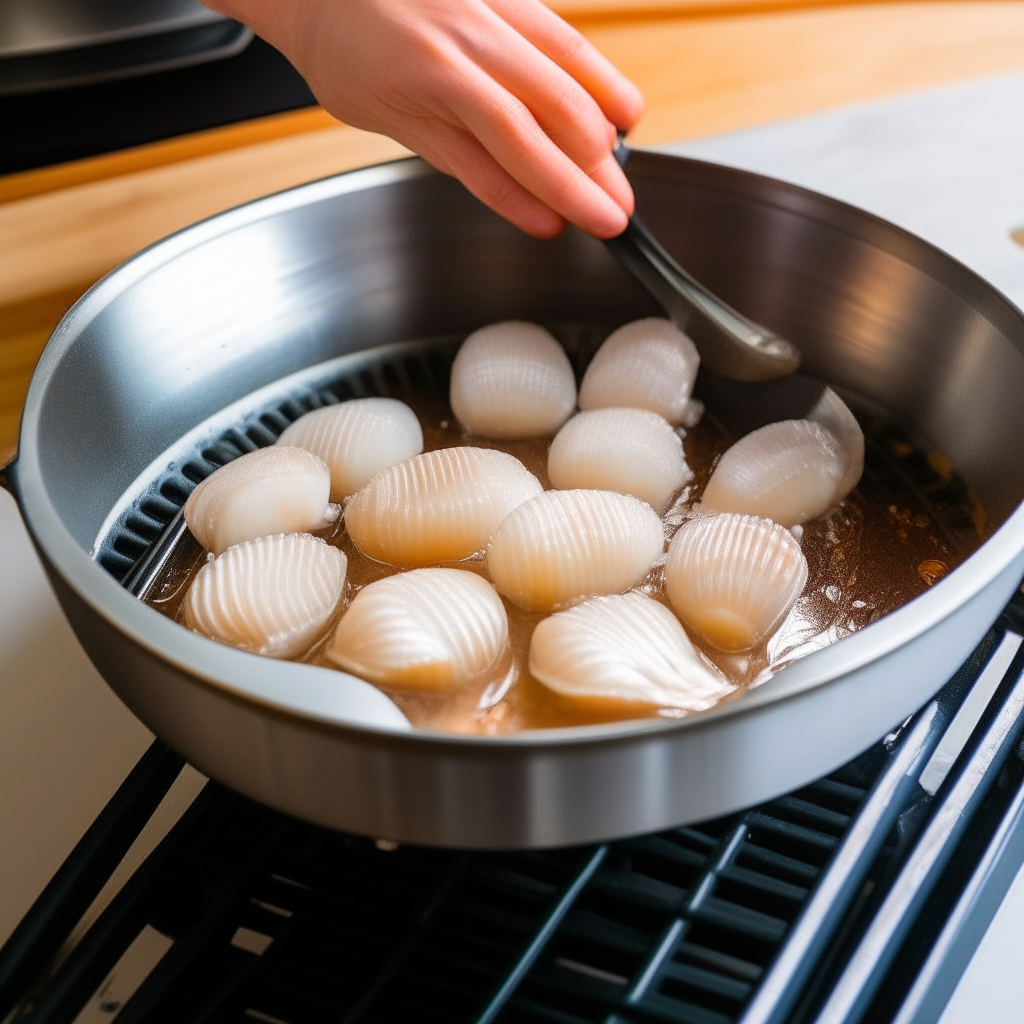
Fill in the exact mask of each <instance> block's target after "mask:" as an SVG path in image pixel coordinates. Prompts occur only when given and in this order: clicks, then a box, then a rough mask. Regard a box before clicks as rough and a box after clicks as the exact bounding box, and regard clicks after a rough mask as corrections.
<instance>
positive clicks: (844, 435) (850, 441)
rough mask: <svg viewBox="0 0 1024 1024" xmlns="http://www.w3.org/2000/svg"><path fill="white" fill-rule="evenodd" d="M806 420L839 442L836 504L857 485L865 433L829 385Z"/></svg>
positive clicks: (861, 470) (861, 471) (862, 461)
mask: <svg viewBox="0 0 1024 1024" xmlns="http://www.w3.org/2000/svg"><path fill="white" fill-rule="evenodd" d="M805 419H808V420H811V422H813V423H817V424H819V425H820V426H822V427H824V428H825V429H826V430H827V431H828V432H829V433H830V434H831V435H832V436H833V437H834V438H835V439H836V441H838V442H839V448H840V451H841V452H842V453H843V459H844V469H843V475H842V478H841V479H840V481H839V484H838V486H837V488H836V499H835V501H836V503H837V504H838V503H839V502H840V501H842V500H843V498H845V497H846V496H847V494H849V493H850V491H852V490H853V489H854V487H856V486H857V484H858V483H859V482H860V478H861V474H862V473H863V472H864V432H863V431H862V430H861V429H860V424H859V423H858V422H857V417H856V416H854V415H853V413H852V412H850V409H849V407H848V406H847V404H846V403H845V402H844V401H843V400H842V399H841V398H840V397H839V396H838V395H837V394H836V393H835V392H834V391H833V390H832V389H831V388H825V390H824V392H823V393H822V396H821V398H819V399H818V401H817V402H816V403H815V406H814V408H813V409H811V411H810V412H809V413H808V414H807V415H806V417H805Z"/></svg>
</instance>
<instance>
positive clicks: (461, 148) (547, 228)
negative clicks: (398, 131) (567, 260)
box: [399, 122, 565, 238]
mask: <svg viewBox="0 0 1024 1024" xmlns="http://www.w3.org/2000/svg"><path fill="white" fill-rule="evenodd" d="M399 141H401V142H402V143H403V144H404V145H407V146H409V147H410V148H411V149H414V150H416V152H418V153H419V154H420V155H421V156H422V157H423V158H424V159H425V160H426V161H427V162H428V163H431V164H433V165H434V166H435V167H436V168H437V169H438V170H440V171H443V172H444V173H445V174H450V175H452V176H453V177H456V178H458V179H459V180H460V181H461V182H462V183H463V184H464V185H465V186H466V187H467V188H468V189H469V191H470V192H472V193H473V195H475V196H476V197H477V199H479V200H480V201H481V202H482V203H484V204H486V205H487V206H489V207H490V208H491V209H492V210H494V212H495V213H497V214H500V215H501V216H502V217H504V218H505V219H506V220H508V221H511V222H512V223H513V224H515V225H516V227H518V228H520V229H521V230H523V231H525V232H526V233H527V234H528V235H533V236H534V237H535V238H554V237H555V236H556V235H558V234H560V233H561V232H562V230H563V229H564V227H565V220H564V219H563V218H562V217H560V216H559V215H558V214H557V213H555V211H554V210H552V209H551V208H550V207H549V206H547V205H545V204H544V203H543V202H541V201H540V200H539V199H538V198H537V197H536V196H534V195H531V193H530V192H528V191H527V190H526V189H525V188H523V186H522V185H520V184H519V182H517V181H516V180H515V179H514V178H513V177H512V176H511V175H510V174H509V173H508V172H507V171H506V170H505V169H504V168H503V167H501V165H500V164H499V163H498V162H497V161H496V160H495V159H494V157H493V156H491V154H490V153H488V152H487V150H486V149H484V147H483V146H482V145H480V143H479V142H477V141H476V139H474V138H472V137H471V136H470V135H468V134H466V132H464V131H462V130H460V129H458V128H455V127H453V126H451V125H447V124H444V123H443V122H442V123H434V124H432V125H431V126H430V130H429V132H427V133H424V134H423V135H421V134H420V133H418V132H416V133H410V137H409V138H404V139H401V140H399Z"/></svg>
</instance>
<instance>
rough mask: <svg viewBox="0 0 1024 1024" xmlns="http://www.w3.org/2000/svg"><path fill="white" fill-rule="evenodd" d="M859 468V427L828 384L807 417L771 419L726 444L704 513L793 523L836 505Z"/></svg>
mask: <svg viewBox="0 0 1024 1024" xmlns="http://www.w3.org/2000/svg"><path fill="white" fill-rule="evenodd" d="M863 471H864V435H863V433H862V432H861V429H860V425H859V424H858V423H857V420H856V419H855V418H854V415H853V413H851V412H850V410H849V409H848V408H847V407H846V405H845V404H844V403H843V401H842V399H840V398H839V396H838V395H837V394H836V393H835V392H834V391H831V390H830V389H827V388H826V389H825V392H824V393H823V394H822V396H821V398H820V399H819V400H818V402H817V404H816V405H815V407H814V408H813V409H812V410H811V412H810V413H809V414H808V417H807V418H806V419H801V420H781V421H779V422H778V423H769V424H768V425H767V426H765V427H761V428H760V429H759V430H754V431H752V432H751V433H749V434H747V435H746V436H744V437H741V438H740V439H739V440H738V441H737V442H736V443H735V444H734V445H733V446H732V447H731V448H729V450H728V451H726V453H725V454H724V455H723V456H722V457H721V459H720V460H719V461H718V465H717V466H715V470H714V472H713V473H712V474H711V479H710V480H709V481H708V484H707V487H706V488H705V489H704V494H703V495H702V497H701V503H702V505H703V507H704V508H706V509H708V510H709V511H717V512H744V513H746V514H748V515H754V516H767V517H768V518H769V519H774V520H775V522H777V523H779V524H780V525H782V526H797V525H799V524H800V523H805V522H807V520H808V519H814V518H816V517H817V516H820V515H822V513H824V512H827V511H828V510H829V509H830V508H833V507H834V506H836V505H838V504H839V502H841V501H842V500H843V498H845V497H846V495H847V494H848V493H849V492H850V490H852V488H854V487H855V486H856V485H857V481H858V480H860V476H861V473H862V472H863Z"/></svg>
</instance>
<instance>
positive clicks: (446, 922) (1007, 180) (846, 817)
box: [0, 77, 1024, 1024]
mask: <svg viewBox="0 0 1024 1024" xmlns="http://www.w3.org/2000/svg"><path fill="white" fill-rule="evenodd" d="M1021 99H1024V78H1020V77H1017V78H1013V79H1003V80H1001V81H992V82H982V83H974V84H972V85H969V86H962V87H956V88H953V89H948V90H937V91H934V92H930V93H927V94H923V95H921V96H916V97H908V98H905V99H901V100H897V101H888V102H886V103H880V104H871V105H866V106H863V107H859V108H853V109H851V110H848V111H839V112H834V113H831V114H827V115H821V116H820V117H816V118H807V119H802V120H801V121H798V122H792V123H788V124H782V125H776V126H771V127H769V128H765V129H760V130H758V131H754V132H746V133H740V134H737V135H734V136H726V137H722V138H719V139H712V140H705V141H703V142H700V143H693V144H688V145H686V146H684V147H680V148H679V149H678V150H677V151H683V152H687V153H689V154H692V155H697V156H703V157H706V158H709V159H717V160H721V161H723V162H728V163H733V164H738V165H740V166H747V167H750V168H751V169H754V170H761V171H765V172H767V173H772V174H775V175H776V176H779V177H784V178H788V179H790V180H794V181H797V182H798V183H801V184H806V185H808V186H810V187H814V188H817V189H819V190H821V191H827V192H830V193H831V194H834V195H838V196H839V197H840V198H845V199H848V200H850V201H853V202H856V203H858V205H861V206H864V207H867V208H868V209H872V210H874V211H875V212H878V213H880V214H881V215H883V216H886V217H888V218H889V219H891V220H895V221H896V222H897V223H901V224H903V225H904V226H906V227H908V228H909V229H910V230H913V231H915V232H916V233H918V234H921V235H923V236H924V237H926V238H929V239H930V240H932V241H934V242H936V244H939V245H940V246H942V247H943V248H945V249H947V251H950V252H951V253H953V255H955V256H958V257H959V258H960V259H962V260H963V261H964V262H966V263H968V264H969V265H970V266H972V267H974V268H975V269H976V270H978V271H979V272H980V273H982V274H984V275H985V276H986V277H988V278H989V279H990V280H992V281H993V282H994V283H995V284H997V286H999V287H1001V288H1002V289H1003V290H1004V291H1006V292H1007V293H1008V294H1009V295H1010V296H1011V298H1015V299H1016V301H1018V303H1021V302H1022V301H1024V249H1020V248H1018V247H1017V246H1016V245H1015V244H1014V242H1013V241H1012V239H1011V231H1012V230H1013V229H1014V228H1017V227H1020V226H1022V225H1024V191H1022V190H1021V189H1020V187H1019V186H1020V183H1021V181H1022V175H1024V127H1018V124H1019V123H1020V119H1019V117H1011V116H1010V115H1011V113H1012V112H1013V111H1019V110H1020V108H1021V107H1020V101H1021ZM1019 600H1020V599H1019V598H1017V599H1015V602H1013V603H1011V607H1010V608H1009V609H1008V612H1007V613H1006V614H1005V615H1004V617H1003V618H1002V619H1001V620H1000V622H999V623H997V624H996V626H995V627H994V628H993V630H992V631H991V632H990V634H989V635H988V636H987V637H986V639H985V641H983V643H982V645H981V646H980V647H979V650H978V652H976V654H975V656H974V657H973V658H972V659H971V660H970V661H969V662H968V663H967V665H966V666H965V667H964V668H963V669H961V670H960V671H959V672H958V673H956V674H955V675H954V676H953V678H952V680H951V682H950V683H949V684H948V685H947V687H946V689H945V690H944V691H943V693H942V694H941V695H940V697H939V698H937V700H936V701H934V702H932V703H931V704H930V705H929V706H928V707H927V708H925V709H923V710H922V712H920V713H919V715H918V716H916V718H915V719H913V720H912V721H911V722H909V723H905V724H904V725H903V727H902V728H901V729H899V730H897V731H896V732H894V733H893V734H892V735H891V736H889V737H887V738H886V739H885V740H884V741H882V742H880V743H879V744H878V745H876V747H875V748H873V749H872V750H871V751H868V752H867V753H866V754H865V755H863V756H862V757H861V758H858V759H857V760H856V761H855V762H853V763H852V764H850V765H848V766H846V767H845V768H844V769H842V770H841V771H840V772H837V773H835V774H834V775H832V776H830V777H828V778H827V779H824V780H819V782H817V783H815V784H813V785H811V786H809V787H807V788H806V789H804V790H802V791H800V792H798V793H794V794H790V795H789V796H787V797H784V798H781V799H780V800H777V801H773V802H772V803H770V804H769V805H766V806H764V807H761V808H756V809H754V810H752V811H749V812H747V813H746V814H743V815H737V816H733V817H730V818H728V819H724V820H722V821H717V822H711V823H704V824H701V825H699V826H694V827H691V828H686V829H679V830H673V831H671V832H668V833H664V834H661V835H659V836H650V837H643V838H640V839H635V840H627V841H624V842H620V843H615V844H611V845H609V846H602V847H592V848H587V849H575V850H563V851H552V852H545V853H532V854H479V853H475V854H464V853H451V852H441V851H431V850H424V849H418V848H412V847H398V848H395V847H394V844H391V843H389V842H387V841H378V842H374V841H373V840H367V839H361V838H358V837H351V836H344V835H339V834H337V833H329V832H325V831H324V830H320V829H315V828H312V827H311V826H306V825H302V824H300V823H297V822H294V821H292V820H291V819H287V818H284V817H283V816H281V815H277V814H275V813H274V812H269V811H267V810H266V809H264V808H260V807H258V806H256V805H253V804H251V803H249V802H248V801H245V800H243V799H242V798H240V797H237V796H235V795H233V794H231V793H228V792H227V791H225V790H223V789H222V788H221V787H219V786H217V785H215V784H210V785H209V786H207V787H206V789H205V790H204V791H203V793H202V795H201V796H200V797H199V799H197V800H196V801H195V803H194V804H193V805H192V807H191V809H190V810H189V811H188V812H187V813H186V814H185V816H184V817H182V819H181V820H180V822H179V823H178V825H177V826H176V827H175V828H174V829H173V830H172V832H171V834H170V835H169V837H168V838H167V840H165V841H164V843H162V844H161V845H160V846H159V847H158V848H157V851H156V853H155V854H154V855H153V856H152V857H150V858H149V859H148V860H147V861H146V863H145V865H144V866H143V868H142V869H141V870H139V871H138V872H136V873H135V875H133V876H132V879H131V881H130V882H129V883H128V884H127V885H125V886H123V887H121V888H120V890H119V892H118V893H117V894H116V895H114V896H113V899H112V902H109V904H107V909H106V910H105V911H104V912H103V914H102V915H101V916H100V917H99V919H98V921H97V922H96V923H95V924H94V925H93V927H92V928H91V929H90V930H89V931H88V932H87V933H86V935H85V936H84V938H81V936H77V935H76V941H75V942H74V943H73V944H72V943H69V942H67V941H66V940H67V938H68V935H69V933H70V932H71V931H72V930H73V929H74V926H75V922H76V921H77V920H78V917H79V915H80V914H81V913H82V912H83V911H84V910H85V908H86V906H87V905H88V904H89V903H90V902H91V899H92V896H93V895H94V894H95V892H96V891H97V890H98V889H99V887H100V886H101V885H102V884H103V880H104V879H105V877H106V876H107V874H108V873H109V872H110V871H111V870H112V869H113V868H114V867H115V865H116V864H117V861H118V860H119V859H120V855H121V853H122V852H123V850H124V849H125V848H126V847H127V846H128V845H129V844H130V843H131V842H132V839H133V836H134V835H135V833H136V831H137V830H138V829H139V828H140V827H141V826H142V825H143V823H144V822H145V821H146V819H147V817H148V815H149V813H150V811H151V810H152V809H153V806H154V805H155V804H156V803H157V802H158V801H159V799H160V796H161V794H162V793H163V792H164V790H165V789H166V788H167V786H168V785H169V783H170V781H171V779H172V778H173V777H174V775H175V774H176V771H177V768H178V766H179V765H178V762H177V760H176V758H175V756H174V755H173V754H170V753H169V752H167V751H165V750H163V749H162V748H161V747H159V746H156V747H154V748H153V749H151V751H150V752H149V754H147V755H146V757H145V758H144V759H143V761H142V762H140V765H139V767H138V768H137V769H136V771H135V772H134V773H133V775H132V776H131V777H130V778H129V780H128V781H127V782H126V783H125V786H124V787H123V788H122V790H121V791H120V792H119V794H118V796H117V797H116V798H115V801H114V802H113V803H112V804H111V807H110V808H109V809H108V811H107V812H105V813H104V815H102V816H101V817H100V819H98V820H97V823H96V825H95V826H94V828H93V829H92V830H91V831H90V833H89V834H87V836H86V838H85V839H84V840H83V843H82V845H80V847H79V848H78V850H77V851H76V853H75V854H74V855H73V856H72V859H71V860H70V861H69V862H68V865H67V866H66V869H65V870H64V871H63V872H62V873H61V874H59V875H58V876H57V879H56V880H55V883H54V885H55V886H56V890H55V889H54V888H53V886H51V889H50V890H48V894H44V897H43V900H42V901H41V902H40V904H38V905H37V908H38V909H37V911H36V912H35V914H34V916H30V918H28V919H26V922H27V923H26V925H23V930H22V931H21V933H20V934H19V935H16V936H15V938H14V939H13V940H12V942H11V943H10V944H9V945H8V947H7V949H6V950H5V954H4V959H3V960H2V961H0V996H5V997H9V998H15V999H16V998H22V997H24V996H25V995H26V994H27V993H28V1003H27V1004H26V1003H24V1002H23V1004H22V1011H21V1012H22V1014H23V1013H24V1010H26V1009H29V1007H31V1014H30V1019H33V1020H54V1021H56V1020H69V1021H70V1020H75V1019H78V1020H82V1021H86V1020H110V1019H114V1018H116V1019H118V1020H122V1021H128V1020H133V1019H135V1020H146V1021H150V1020H154V1021H155V1020H162V1019H167V1020H176V1021H185V1020H263V1021H269V1022H270V1024H274V1022H275V1021H284V1022H287V1024H300V1022H302V1021H305V1020H327V1019H330V1020H338V1019H342V1020H392V1019H395V1020H466V1021H469V1020H502V1021H508V1022H512V1021H542V1020H543V1021H563V1022H572V1021H604V1022H607V1024H611V1022H620V1024H625V1022H627V1021H630V1022H632V1021H636V1022H641V1021H656V1020H680V1021H692V1022H696V1024H726V1022H728V1021H735V1020H743V1021H747V1022H752V1021H755V1020H757V1021H783V1020H785V1021H794V1022H797V1021H804V1020H806V1021H810V1020H816V1019H820V1020H829V1021H851V1022H852V1021H854V1020H889V1019H893V1017H894V1015H896V1014H898V1016H897V1017H896V1019H898V1020H900V1021H902V1022H904V1024H909V1022H910V1021H915V1022H923V1021H926V1020H935V1019H937V1017H938V1015H939V1013H940V1011H941V1007H942V1006H943V1004H944V1003H945V1001H946V999H947V998H948V995H949V993H950V992H951V991H952V989H953V987H954V986H955V984H956V981H957V979H958V977H959V975H960V971H961V970H962V968H963V966H964V964H965V963H966V962H967V960H968V959H969V957H970V955H971V952H972V951H973V948H974V946H975V944H976V943H977V940H978V938H979V937H980V935H981V934H982V933H983V932H984V929H985V926H986V925H987V923H988V921H989V919H990V918H991V916H992V913H993V912H994V910H995V907H996V906H997V905H998V902H999V900H1000V899H1001V897H1002V895H1003V893H1004V892H1005V891H1006V888H1007V886H1008V885H1009V883H1010V881H1011V880H1012V878H1013V876H1014V874H1015V873H1016V870H1017V867H1018V865H1019V864H1020V862H1021V859H1022V858H1024V848H1022V847H1024V830H1022V827H1021V815H1022V808H1024V762H1022V760H1021V755H1022V746H1021V743H1020V736H1019V732H1020V729H1021V722H1022V720H1021V717H1020V710H1021V704H1022V702H1024V688H1022V684H1021V681H1020V680H1021V671H1022V669H1024V661H1022V654H1021V651H1020V646H1021V641H1020V631H1021V628H1022V625H1024V616H1022V609H1021V607H1020V605H1019ZM951 668H952V666H951ZM911 765H913V770H910V771H908V769H910V767H911ZM869 825H870V826H871V827H867V826H869ZM79 938H81V941H78V939H79ZM12 950H13V951H14V952H13V953H12V952H11V951H12ZM40 972H41V973H40ZM32 979H34V980H32ZM6 1009H7V1004H4V1002H3V999H2V998H0V1018H2V1017H3V1015H4V1013H5V1011H6ZM16 1019H22V1018H21V1017H20V1016H19V1017H17V1018H16ZM960 1019H963V1020H966V1019H969V1018H967V1017H962V1018H960ZM989 1019H991V1018H989ZM1006 1019H1010V1018H1009V1017H1007V1018H1006Z"/></svg>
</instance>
